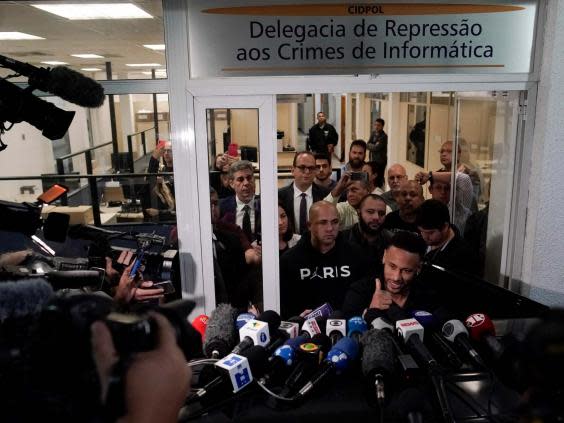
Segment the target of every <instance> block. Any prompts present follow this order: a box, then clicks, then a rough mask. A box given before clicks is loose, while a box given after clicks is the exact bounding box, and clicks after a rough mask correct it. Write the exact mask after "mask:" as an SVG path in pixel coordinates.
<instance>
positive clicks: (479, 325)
mask: <svg viewBox="0 0 564 423" xmlns="http://www.w3.org/2000/svg"><path fill="white" fill-rule="evenodd" d="M464 324H465V325H466V327H467V328H468V332H469V333H470V337H471V338H472V339H473V340H474V341H478V342H479V341H481V340H482V338H483V337H484V336H487V335H491V336H495V327H494V325H493V322H492V319H490V317H489V316H488V315H487V314H483V313H475V314H472V315H470V316H468V317H467V318H466V320H465V321H464Z"/></svg>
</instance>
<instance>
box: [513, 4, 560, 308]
mask: <svg viewBox="0 0 564 423" xmlns="http://www.w3.org/2000/svg"><path fill="white" fill-rule="evenodd" d="M547 9H548V10H547V22H546V25H545V36H544V46H543V57H542V67H541V78H540V84H539V91H538V96H537V109H536V116H535V130H534V139H533V155H532V158H531V179H530V186H529V204H528V206H529V208H528V216H527V228H526V238H525V256H524V260H523V281H524V282H525V283H527V284H530V293H529V295H530V297H531V298H532V299H534V300H537V301H540V302H542V303H545V304H547V305H552V306H560V307H564V235H563V233H564V192H563V190H562V186H563V185H562V181H564V129H563V128H564V107H563V106H562V104H563V102H562V99H563V98H564V49H563V48H562V44H563V43H564V2H562V1H558V0H551V1H549V2H548V8H547ZM526 142H527V140H526Z"/></svg>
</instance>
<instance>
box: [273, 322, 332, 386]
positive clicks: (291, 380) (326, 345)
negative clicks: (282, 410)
mask: <svg viewBox="0 0 564 423" xmlns="http://www.w3.org/2000/svg"><path fill="white" fill-rule="evenodd" d="M330 348H331V340H330V339H329V337H328V336H327V335H325V334H323V333H318V334H316V335H314V336H313V337H312V338H311V339H308V340H307V341H306V342H304V343H302V344H300V345H299V346H298V348H297V349H296V353H297V354H296V355H297V357H296V360H297V361H298V363H297V365H296V367H295V368H294V370H293V371H292V373H290V375H289V376H288V378H287V379H286V381H285V383H284V389H283V391H282V395H283V396H287V395H288V394H290V393H292V392H294V390H295V389H296V387H297V386H299V385H300V382H301V381H303V380H304V379H306V378H308V377H310V376H311V375H312V374H313V372H314V371H315V370H316V369H317V368H318V367H319V363H320V362H321V360H323V357H325V356H326V355H327V352H328V351H329V349H330Z"/></svg>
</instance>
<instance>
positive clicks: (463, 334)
mask: <svg viewBox="0 0 564 423" xmlns="http://www.w3.org/2000/svg"><path fill="white" fill-rule="evenodd" d="M443 336H444V337H445V338H446V339H447V340H449V341H450V342H452V343H454V344H456V345H458V346H459V347H460V348H462V349H463V350H464V351H465V352H466V353H467V354H468V355H469V356H470V358H472V360H474V362H475V363H476V364H477V365H478V366H480V367H486V363H484V360H482V357H480V355H479V354H478V351H476V350H475V349H474V347H473V346H472V344H471V343H470V339H469V337H468V331H467V330H466V327H465V326H464V324H463V323H462V322H461V321H460V320H454V319H453V320H449V321H448V322H446V323H445V324H444V325H443Z"/></svg>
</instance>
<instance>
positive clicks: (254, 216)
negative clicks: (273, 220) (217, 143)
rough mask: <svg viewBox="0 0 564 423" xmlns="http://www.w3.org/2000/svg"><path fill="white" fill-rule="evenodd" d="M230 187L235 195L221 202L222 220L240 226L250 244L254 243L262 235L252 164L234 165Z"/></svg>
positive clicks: (245, 161) (244, 162) (244, 161)
mask: <svg viewBox="0 0 564 423" xmlns="http://www.w3.org/2000/svg"><path fill="white" fill-rule="evenodd" d="M229 185H230V186H231V188H233V190H234V191H235V195H232V196H229V197H226V198H223V199H222V200H221V203H220V210H221V220H222V221H224V222H227V223H234V224H236V225H237V226H239V227H240V228H241V229H242V230H243V232H245V235H246V236H247V238H248V239H249V242H253V241H255V240H257V238H258V237H257V234H260V198H259V197H258V196H255V176H254V169H253V165H252V163H251V162H249V161H247V160H239V161H237V162H235V163H233V164H232V165H231V167H230V168H229ZM259 236H260V235H259Z"/></svg>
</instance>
